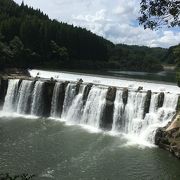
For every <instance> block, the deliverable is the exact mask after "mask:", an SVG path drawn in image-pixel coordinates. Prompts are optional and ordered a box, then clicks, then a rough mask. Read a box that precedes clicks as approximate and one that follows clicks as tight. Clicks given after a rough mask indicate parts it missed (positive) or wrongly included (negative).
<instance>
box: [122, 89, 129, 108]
mask: <svg viewBox="0 0 180 180" xmlns="http://www.w3.org/2000/svg"><path fill="white" fill-rule="evenodd" d="M122 99H123V103H124V105H126V104H127V101H128V88H124V89H123V94H122Z"/></svg>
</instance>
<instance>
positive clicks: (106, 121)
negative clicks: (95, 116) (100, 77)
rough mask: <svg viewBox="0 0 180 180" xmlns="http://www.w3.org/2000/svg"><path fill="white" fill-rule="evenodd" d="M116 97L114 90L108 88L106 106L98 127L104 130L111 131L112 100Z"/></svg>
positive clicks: (113, 88)
mask: <svg viewBox="0 0 180 180" xmlns="http://www.w3.org/2000/svg"><path fill="white" fill-rule="evenodd" d="M115 97H116V88H115V87H109V88H108V91H107V95H106V105H105V109H104V113H103V117H102V121H101V124H100V127H101V128H102V129H105V130H111V128H112V123H113V109H114V100H115Z"/></svg>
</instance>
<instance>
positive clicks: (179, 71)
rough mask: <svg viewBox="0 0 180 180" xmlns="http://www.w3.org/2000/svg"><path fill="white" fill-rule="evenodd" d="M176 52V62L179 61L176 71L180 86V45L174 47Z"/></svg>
mask: <svg viewBox="0 0 180 180" xmlns="http://www.w3.org/2000/svg"><path fill="white" fill-rule="evenodd" d="M174 54H175V57H176V63H177V72H176V77H177V83H178V86H179V87H180V45H179V46H177V47H176V48H175V49H174Z"/></svg>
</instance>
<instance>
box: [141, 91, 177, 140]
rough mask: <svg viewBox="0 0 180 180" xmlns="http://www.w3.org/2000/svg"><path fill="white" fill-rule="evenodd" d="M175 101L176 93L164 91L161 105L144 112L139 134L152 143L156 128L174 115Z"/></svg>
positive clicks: (162, 125)
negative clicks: (144, 115) (153, 109)
mask: <svg viewBox="0 0 180 180" xmlns="http://www.w3.org/2000/svg"><path fill="white" fill-rule="evenodd" d="M177 102H178V95H175V94H170V93H165V98H164V103H163V106H162V107H161V108H159V109H156V110H155V111H151V112H150V113H149V114H146V117H145V120H144V123H143V124H142V131H141V134H140V136H141V137H142V138H144V139H145V140H147V141H150V142H152V143H153V142H154V136H155V132H156V129H157V128H158V127H164V126H165V125H166V124H167V123H168V122H169V121H170V120H172V118H173V116H174V115H175V113H176V106H177ZM156 103H157V102H156Z"/></svg>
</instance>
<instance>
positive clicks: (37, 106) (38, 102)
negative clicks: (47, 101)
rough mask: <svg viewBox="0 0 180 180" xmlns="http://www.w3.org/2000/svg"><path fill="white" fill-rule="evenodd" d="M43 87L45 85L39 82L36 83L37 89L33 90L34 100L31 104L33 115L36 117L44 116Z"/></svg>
mask: <svg viewBox="0 0 180 180" xmlns="http://www.w3.org/2000/svg"><path fill="white" fill-rule="evenodd" d="M43 85H44V83H43V82H41V81H37V82H36V83H35V87H34V90H33V98H32V104H31V115H34V116H42V115H43V108H44V102H43Z"/></svg>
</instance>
